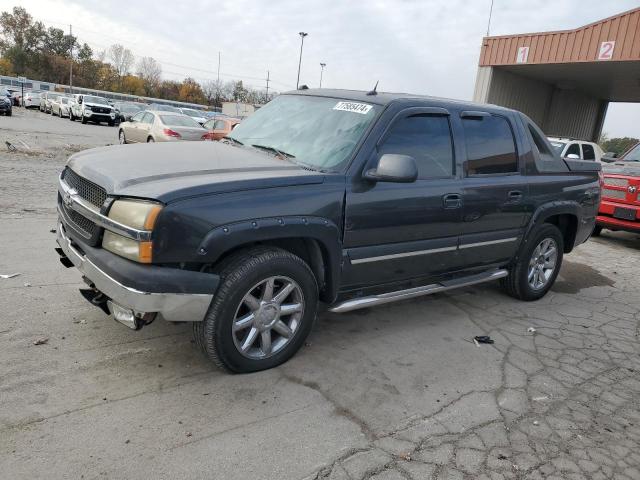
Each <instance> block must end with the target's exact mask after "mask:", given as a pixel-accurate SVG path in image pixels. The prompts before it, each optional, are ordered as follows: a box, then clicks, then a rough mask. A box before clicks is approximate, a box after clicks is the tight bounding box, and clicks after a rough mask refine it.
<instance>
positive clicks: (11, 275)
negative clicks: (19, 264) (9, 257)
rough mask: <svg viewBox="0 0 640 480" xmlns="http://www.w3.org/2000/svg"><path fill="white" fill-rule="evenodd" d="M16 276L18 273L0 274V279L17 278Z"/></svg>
mask: <svg viewBox="0 0 640 480" xmlns="http://www.w3.org/2000/svg"><path fill="white" fill-rule="evenodd" d="M18 275H20V273H7V274H0V278H13V277H17V276H18Z"/></svg>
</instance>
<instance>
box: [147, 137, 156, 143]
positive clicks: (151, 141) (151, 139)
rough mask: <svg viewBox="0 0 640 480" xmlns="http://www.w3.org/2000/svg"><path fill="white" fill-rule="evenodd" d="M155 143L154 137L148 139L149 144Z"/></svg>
mask: <svg viewBox="0 0 640 480" xmlns="http://www.w3.org/2000/svg"><path fill="white" fill-rule="evenodd" d="M153 142H155V140H154V139H153V137H149V138H147V143H153Z"/></svg>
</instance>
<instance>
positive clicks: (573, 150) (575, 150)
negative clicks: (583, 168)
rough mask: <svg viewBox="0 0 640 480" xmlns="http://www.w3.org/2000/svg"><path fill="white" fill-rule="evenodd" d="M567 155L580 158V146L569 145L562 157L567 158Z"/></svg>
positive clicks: (575, 144)
mask: <svg viewBox="0 0 640 480" xmlns="http://www.w3.org/2000/svg"><path fill="white" fill-rule="evenodd" d="M569 155H577V156H578V158H581V157H580V145H578V144H577V143H572V144H571V145H569V148H567V151H566V152H565V153H564V156H565V157H568V156H569Z"/></svg>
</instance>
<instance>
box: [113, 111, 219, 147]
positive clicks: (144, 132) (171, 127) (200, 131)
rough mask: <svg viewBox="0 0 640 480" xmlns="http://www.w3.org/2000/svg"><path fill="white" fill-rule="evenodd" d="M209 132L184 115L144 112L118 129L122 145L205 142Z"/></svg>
mask: <svg viewBox="0 0 640 480" xmlns="http://www.w3.org/2000/svg"><path fill="white" fill-rule="evenodd" d="M206 134H207V130H206V129H205V128H203V127H202V126H201V125H200V124H199V123H198V122H196V121H195V120H194V119H192V118H191V117H189V116H188V115H183V114H182V113H172V112H163V111H157V110H144V111H142V112H139V113H137V114H135V115H134V116H133V117H132V118H131V121H129V122H123V123H121V124H120V127H119V129H118V137H119V140H120V143H141V142H147V143H149V142H175V141H177V140H203V136H204V135H206Z"/></svg>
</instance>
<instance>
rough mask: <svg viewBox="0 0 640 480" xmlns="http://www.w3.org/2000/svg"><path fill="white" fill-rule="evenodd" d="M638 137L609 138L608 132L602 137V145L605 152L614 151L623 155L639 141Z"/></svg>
mask: <svg viewBox="0 0 640 480" xmlns="http://www.w3.org/2000/svg"><path fill="white" fill-rule="evenodd" d="M638 141H640V140H638V139H637V138H632V137H622V138H608V137H607V135H606V134H603V135H602V136H601V137H600V146H601V147H602V150H604V151H605V152H613V153H617V154H618V155H622V154H623V153H624V152H626V151H627V150H629V149H630V148H631V147H633V146H634V145H635V144H636V143H638Z"/></svg>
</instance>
